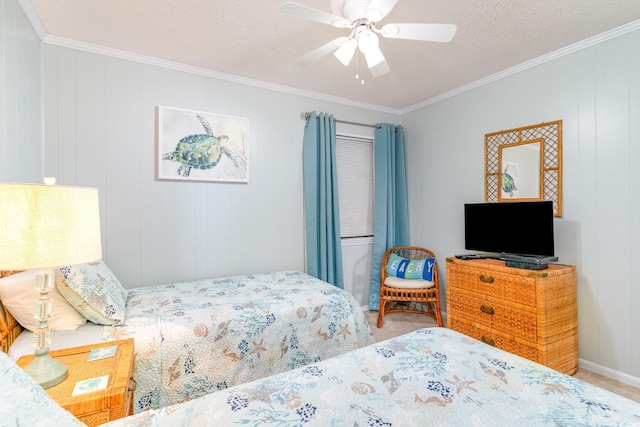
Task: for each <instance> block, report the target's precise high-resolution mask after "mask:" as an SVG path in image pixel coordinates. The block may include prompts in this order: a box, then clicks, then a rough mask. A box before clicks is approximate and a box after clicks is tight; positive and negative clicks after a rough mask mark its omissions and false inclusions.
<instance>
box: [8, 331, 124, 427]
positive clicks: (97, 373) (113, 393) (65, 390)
mask: <svg viewBox="0 0 640 427" xmlns="http://www.w3.org/2000/svg"><path fill="white" fill-rule="evenodd" d="M111 346H117V350H116V351H115V354H114V355H113V356H110V357H105V358H101V359H97V360H92V361H88V358H89V354H90V353H91V351H92V350H97V349H103V350H101V351H103V352H106V351H107V350H108V349H109V347H111ZM133 349H134V347H133V339H131V338H130V339H126V340H120V341H108V342H102V343H99V344H92V345H86V346H82V347H73V348H67V349H64V350H57V351H51V352H49V354H50V355H51V356H52V357H54V358H56V359H58V360H59V361H60V362H62V363H64V364H65V365H67V366H68V367H69V377H68V378H67V379H66V380H64V381H63V382H61V383H60V384H57V385H55V386H53V387H50V388H48V389H46V390H45V391H46V392H47V393H49V396H51V397H52V398H53V399H54V400H55V401H56V402H58V404H59V405H60V406H62V407H63V408H64V409H66V410H67V411H69V412H71V413H72V414H73V415H75V416H76V418H78V419H79V420H80V421H82V422H84V423H85V424H87V425H88V426H95V425H99V424H103V423H106V422H107V421H111V420H115V419H118V418H123V417H126V416H127V415H131V414H132V413H133V391H134V389H135V382H134V381H133V354H134V353H133ZM34 357H35V356H34V355H29V356H23V357H21V358H20V359H19V360H18V361H17V362H16V364H17V365H18V366H20V367H22V368H24V367H25V366H27V365H28V364H29V363H30V362H31V360H33V358H34ZM105 375H108V376H109V378H108V381H107V383H106V388H103V389H102V390H98V391H91V392H86V393H83V394H77V395H76V396H72V393H73V391H74V388H75V387H76V384H77V383H78V382H79V381H84V380H88V379H92V378H97V377H102V376H105Z"/></svg>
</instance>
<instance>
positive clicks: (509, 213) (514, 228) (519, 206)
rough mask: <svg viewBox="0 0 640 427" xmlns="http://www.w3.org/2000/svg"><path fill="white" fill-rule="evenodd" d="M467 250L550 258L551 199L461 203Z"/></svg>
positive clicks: (551, 248)
mask: <svg viewBox="0 0 640 427" xmlns="http://www.w3.org/2000/svg"><path fill="white" fill-rule="evenodd" d="M464 247H465V249H467V250H474V251H481V252H496V253H504V254H513V255H524V256H535V257H553V256H555V254H554V245H553V202H551V201H535V202H503V203H468V204H465V205H464Z"/></svg>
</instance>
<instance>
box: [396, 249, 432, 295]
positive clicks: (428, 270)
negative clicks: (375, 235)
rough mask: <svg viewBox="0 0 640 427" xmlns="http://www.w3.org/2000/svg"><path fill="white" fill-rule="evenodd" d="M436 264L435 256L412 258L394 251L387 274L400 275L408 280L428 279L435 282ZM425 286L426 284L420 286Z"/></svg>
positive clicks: (399, 276)
mask: <svg viewBox="0 0 640 427" xmlns="http://www.w3.org/2000/svg"><path fill="white" fill-rule="evenodd" d="M435 265H436V259H435V258H426V259H421V260H418V261H416V260H410V259H406V258H402V257H400V256H398V255H396V254H394V253H392V254H390V255H389V261H388V262H387V266H386V271H387V276H393V277H398V278H400V279H406V280H426V281H429V282H433V268H434V266H435ZM418 287H419V288H423V287H424V286H418Z"/></svg>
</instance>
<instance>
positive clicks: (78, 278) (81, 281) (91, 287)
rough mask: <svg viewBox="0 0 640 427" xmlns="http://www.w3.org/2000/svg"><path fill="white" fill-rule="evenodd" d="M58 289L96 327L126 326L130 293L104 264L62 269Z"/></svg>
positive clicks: (57, 278) (96, 263) (101, 262)
mask: <svg viewBox="0 0 640 427" xmlns="http://www.w3.org/2000/svg"><path fill="white" fill-rule="evenodd" d="M56 285H57V286H58V290H59V291H60V293H61V294H62V296H63V297H65V298H66V300H67V301H69V303H70V304H71V305H72V306H74V307H75V308H76V309H77V310H78V311H79V312H80V313H81V314H82V315H83V316H84V317H86V318H87V319H88V320H91V321H92V322H93V323H97V324H99V325H122V324H123V323H124V315H125V304H126V302H127V290H126V289H125V288H124V287H122V284H120V281H119V280H118V279H117V278H116V277H115V276H114V275H113V273H112V272H111V270H110V269H109V267H107V265H106V264H105V263H104V262H103V261H102V260H100V261H96V262H92V263H89V264H79V265H72V266H69V267H60V268H59V269H57V270H56Z"/></svg>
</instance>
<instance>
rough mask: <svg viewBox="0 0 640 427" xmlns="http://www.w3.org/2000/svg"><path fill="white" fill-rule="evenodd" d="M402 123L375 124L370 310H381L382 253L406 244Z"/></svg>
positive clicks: (405, 196) (407, 236) (406, 213)
mask: <svg viewBox="0 0 640 427" xmlns="http://www.w3.org/2000/svg"><path fill="white" fill-rule="evenodd" d="M402 132H403V129H402V126H394V125H390V124H386V123H385V124H380V125H377V127H376V131H375V135H374V138H373V158H374V175H375V178H374V207H373V261H372V265H371V287H370V292H369V309H370V310H379V309H380V263H381V262H382V256H383V255H384V252H385V251H386V250H387V249H388V248H391V247H394V246H405V245H408V244H409V213H408V205H407V178H406V171H405V159H404V138H403V134H402Z"/></svg>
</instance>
